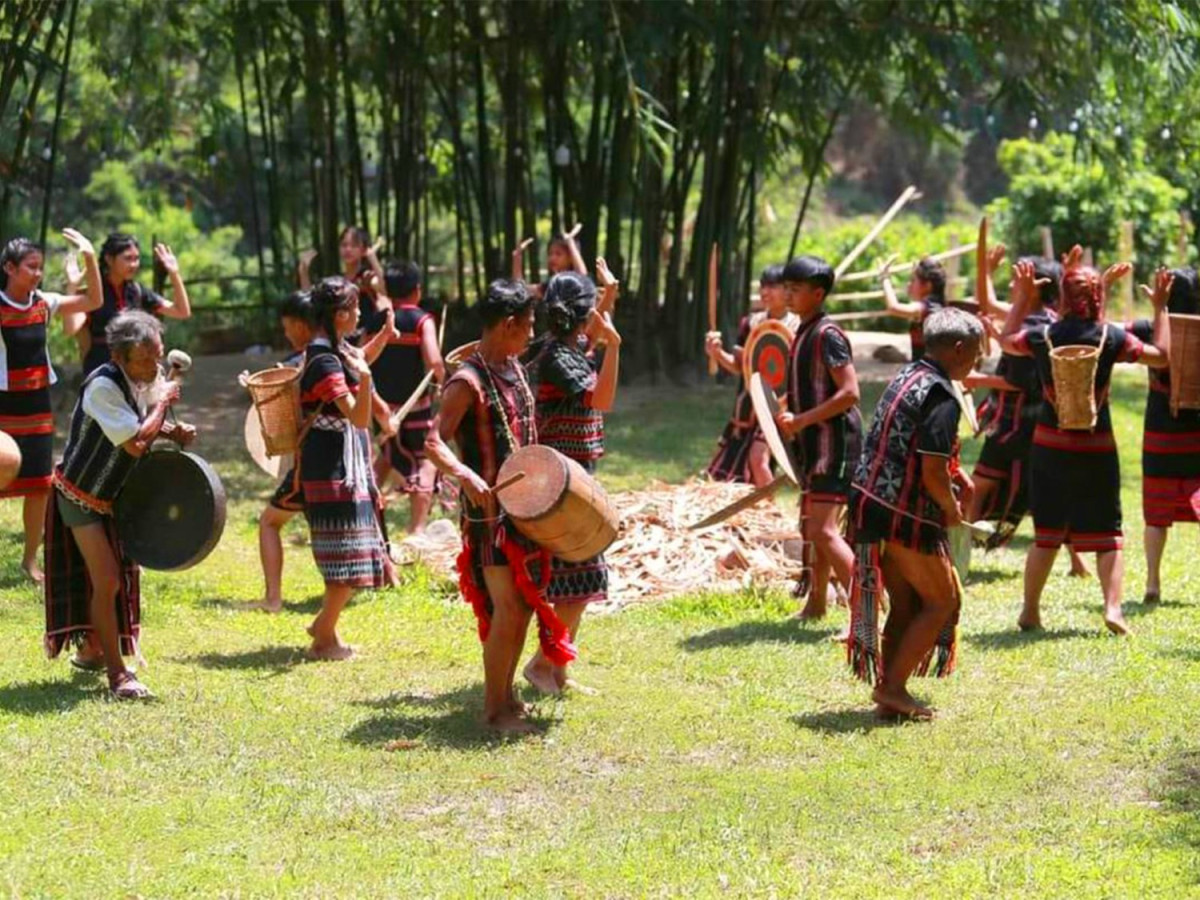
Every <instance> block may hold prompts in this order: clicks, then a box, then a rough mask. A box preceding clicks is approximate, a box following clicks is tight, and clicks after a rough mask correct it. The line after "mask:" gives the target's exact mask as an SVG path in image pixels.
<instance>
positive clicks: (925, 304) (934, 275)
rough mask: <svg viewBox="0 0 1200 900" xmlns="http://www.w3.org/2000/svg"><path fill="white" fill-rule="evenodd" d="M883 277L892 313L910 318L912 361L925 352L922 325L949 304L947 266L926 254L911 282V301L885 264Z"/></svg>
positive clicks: (922, 355)
mask: <svg viewBox="0 0 1200 900" xmlns="http://www.w3.org/2000/svg"><path fill="white" fill-rule="evenodd" d="M880 281H881V282H882V284H883V299H884V303H886V304H887V312H888V315H892V316H898V317H899V318H901V319H908V321H909V326H908V337H909V341H910V342H911V343H912V361H913V362H916V361H917V360H919V359H921V358H922V357H924V356H925V337H924V330H923V328H922V326H923V325H924V323H925V320H926V319H928V318H929V317H930V316H931V315H933V314H934V313H935V312H937V311H938V310H939V309H942V308H944V307H945V306H946V267H945V266H943V265H942V264H941V263H940V262H938V261H937V260H936V259H930V258H929V257H925V258H924V259H922V260H921V261H920V262H918V263H917V265H916V267H915V268H914V269H913V273H912V278H910V279H909V282H908V289H907V294H908V302H907V303H904V302H902V301H901V300H900V299H899V298H898V297H897V296H896V289H895V288H894V287H892V274H891V272H890V271H889V269H888V268H887V267H886V266H885V267H884V270H883V273H882V275H881V276H880Z"/></svg>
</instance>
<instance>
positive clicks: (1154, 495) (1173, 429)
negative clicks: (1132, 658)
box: [1129, 267, 1200, 603]
mask: <svg viewBox="0 0 1200 900" xmlns="http://www.w3.org/2000/svg"><path fill="white" fill-rule="evenodd" d="M1171 278H1172V281H1171V290H1170V293H1169V294H1168V296H1167V313H1168V314H1171V313H1174V314H1178V315H1185V316H1196V315H1200V277H1198V276H1197V274H1196V270H1195V269H1193V268H1190V267H1188V268H1185V269H1173V270H1171ZM1129 330H1130V331H1131V332H1132V333H1133V334H1134V336H1135V337H1137V338H1138V340H1140V341H1142V342H1143V343H1153V342H1154V323H1153V322H1152V321H1149V320H1147V319H1139V320H1138V321H1137V322H1134V323H1133V325H1132V326H1130V329H1129ZM1143 428H1144V433H1143V438H1142V518H1143V520H1144V521H1145V523H1146V531H1145V536H1144V540H1145V550H1146V594H1145V601H1146V602H1147V603H1157V602H1158V601H1159V600H1160V599H1161V596H1162V580H1161V569H1162V557H1163V551H1164V550H1165V549H1166V546H1167V535H1168V534H1169V533H1170V529H1171V526H1172V525H1173V524H1174V523H1176V522H1195V521H1196V520H1197V519H1198V518H1200V410H1195V409H1180V410H1179V411H1178V412H1177V413H1172V412H1171V372H1170V370H1169V369H1165V368H1164V369H1153V370H1151V372H1150V387H1149V391H1148V393H1147V395H1146V413H1145V424H1144V426H1143Z"/></svg>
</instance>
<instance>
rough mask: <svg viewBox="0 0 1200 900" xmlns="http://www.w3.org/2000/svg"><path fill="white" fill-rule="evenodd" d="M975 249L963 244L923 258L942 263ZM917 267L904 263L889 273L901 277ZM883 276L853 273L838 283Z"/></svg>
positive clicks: (973, 245)
mask: <svg viewBox="0 0 1200 900" xmlns="http://www.w3.org/2000/svg"><path fill="white" fill-rule="evenodd" d="M974 249H975V244H974V242H972V243H970V244H961V245H959V246H957V247H951V248H950V249H949V250H943V251H942V252H941V253H934V254H933V255H932V256H928V257H923V258H925V259H932V260H936V261H938V262H941V261H943V260H947V259H952V258H953V257H956V256H965V255H966V254H968V253H971V252H972V251H973V250H974ZM916 267H917V262H916V261H914V262H908V263H904V264H903V265H899V266H892V268H891V269H889V270H888V271H890V272H891V274H893V275H900V274H903V273H904V272H911V271H912V270H913V269H915V268H916ZM882 274H883V270H882V269H871V270H870V271H869V272H851V273H850V274H849V275H843V276H841V277H840V278H838V283H839V284H845V283H846V282H847V281H874V280H876V279H878V278H879V276H880V275H882Z"/></svg>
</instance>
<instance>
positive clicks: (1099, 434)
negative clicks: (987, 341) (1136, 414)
mask: <svg viewBox="0 0 1200 900" xmlns="http://www.w3.org/2000/svg"><path fill="white" fill-rule="evenodd" d="M1082 256H1083V251H1082V250H1081V249H1080V248H1079V247H1078V246H1076V247H1074V248H1073V249H1072V250H1071V253H1070V254H1069V255H1068V256H1067V258H1066V259H1065V260H1064V262H1063V275H1062V279H1061V281H1060V282H1059V298H1058V313H1059V316H1060V318H1059V320H1058V321H1057V322H1055V323H1053V324H1049V325H1043V326H1041V327H1039V328H1022V327H1021V326H1022V323H1023V322H1024V321H1025V318H1026V316H1027V312H1028V307H1029V304H1030V303H1031V302H1032V298H1034V297H1036V296H1037V280H1036V273H1035V270H1034V266H1033V263H1032V262H1029V261H1021V262H1018V263H1017V265H1016V267H1015V275H1014V287H1015V295H1016V297H1017V302H1016V303H1014V304H1013V307H1012V309H1011V310H1010V312H1009V315H1008V319H1007V320H1006V322H1005V326H1004V333H1003V334H1002V335H1001V340H1000V344H1001V349H1002V350H1003V351H1004V352H1005V353H1008V354H1011V355H1013V356H1032V357H1033V360H1034V363H1035V364H1036V365H1037V370H1038V376H1039V377H1040V379H1041V383H1042V395H1043V398H1044V402H1043V403H1042V406H1041V410H1040V412H1039V413H1038V422H1037V425H1036V427H1035V428H1034V432H1033V452H1032V454H1031V456H1030V475H1031V478H1032V480H1031V482H1030V498H1031V503H1030V506H1031V509H1032V511H1033V525H1034V546H1033V547H1031V548H1030V550H1029V555H1028V557H1026V560H1025V603H1024V607H1023V609H1022V610H1021V615H1020V617H1019V618H1018V619H1017V625H1018V627H1020V628H1021V629H1022V630H1023V631H1029V630H1033V629H1038V628H1041V626H1042V619H1041V597H1042V590H1043V588H1044V587H1045V586H1046V578H1047V577H1048V576H1049V574H1050V570H1051V568H1052V567H1053V565H1054V558H1055V557H1056V556H1057V555H1058V549H1059V547H1061V546H1062V545H1063V544H1065V543H1069V544H1071V545H1072V546H1073V547H1074V548H1075V549H1076V550H1078V551H1079V552H1081V553H1095V554H1096V568H1097V571H1098V573H1099V576H1100V587H1101V589H1102V591H1103V594H1104V624H1105V626H1106V627H1107V628H1108V630H1109V631H1111V632H1113V633H1114V634H1127V633H1128V631H1129V626H1128V624H1127V623H1126V622H1125V616H1124V613H1123V612H1122V611H1121V588H1122V578H1123V574H1124V557H1123V555H1122V543H1123V536H1122V523H1121V467H1120V461H1119V459H1118V457H1117V443H1116V440H1115V438H1114V437H1113V430H1112V417H1111V414H1110V412H1109V405H1108V392H1109V387H1110V384H1111V380H1112V373H1113V367H1114V366H1115V365H1116V364H1117V363H1119V362H1140V363H1142V364H1143V365H1146V366H1150V367H1151V368H1163V367H1165V366H1166V365H1167V350H1168V345H1169V342H1170V326H1169V323H1168V320H1167V312H1166V305H1167V295H1168V292H1169V291H1170V287H1171V277H1170V273H1168V272H1166V271H1160V272H1159V273H1158V275H1157V277H1156V279H1155V287H1154V291H1153V292H1152V296H1151V303H1152V304H1153V306H1154V324H1153V328H1152V337H1153V338H1154V343H1153V344H1147V343H1143V341H1141V340H1140V339H1139V338H1138V337H1136V336H1135V335H1133V334H1131V333H1130V332H1128V331H1126V330H1125V329H1123V328H1120V327H1118V326H1116V325H1111V324H1109V323H1107V322H1105V320H1104V301H1105V291H1106V288H1107V286H1108V284H1109V283H1110V282H1111V281H1113V280H1115V278H1116V277H1119V274H1118V273H1124V272H1127V271H1128V267H1127V266H1126V264H1119V265H1118V266H1114V267H1111V268H1110V269H1109V270H1108V272H1106V273H1105V274H1104V275H1101V274H1100V273H1099V272H1098V271H1096V270H1095V269H1093V268H1092V267H1091V266H1085V265H1082V264H1081V262H1080V260H1081V259H1082ZM1147 290H1148V289H1147ZM1069 345H1070V346H1080V345H1082V346H1090V347H1097V348H1099V356H1098V359H1097V363H1096V371H1095V382H1094V385H1095V386H1094V401H1095V409H1096V418H1095V422H1094V424H1093V426H1092V427H1091V428H1090V429H1080V428H1078V427H1065V428H1064V427H1062V425H1061V423H1060V421H1059V412H1058V402H1059V398H1058V397H1057V396H1056V389H1055V380H1054V367H1053V364H1052V361H1051V350H1053V348H1055V347H1066V346H1069Z"/></svg>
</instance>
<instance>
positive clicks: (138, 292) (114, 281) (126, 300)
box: [80, 233, 192, 378]
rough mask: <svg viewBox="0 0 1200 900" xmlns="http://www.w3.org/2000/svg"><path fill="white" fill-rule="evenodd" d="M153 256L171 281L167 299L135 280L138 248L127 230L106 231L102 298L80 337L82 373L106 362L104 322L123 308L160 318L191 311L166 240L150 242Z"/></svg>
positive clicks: (139, 258)
mask: <svg viewBox="0 0 1200 900" xmlns="http://www.w3.org/2000/svg"><path fill="white" fill-rule="evenodd" d="M154 259H155V260H156V261H157V262H158V264H159V265H160V266H162V267H163V269H165V270H166V273H167V277H168V278H169V279H170V281H171V299H170V300H168V299H166V298H165V297H163V296H162V295H161V294H157V293H155V292H154V291H152V290H150V289H149V288H147V287H145V286H144V285H142V283H141V282H139V281H137V280H136V278H137V274H138V271H139V270H140V269H141V266H142V250H141V246H140V245H139V244H138V241H137V238H135V237H134V236H133V235H131V234H120V233H114V234H110V235H109V236H108V237H107V238H106V239H105V241H104V244H103V246H102V247H101V248H100V274H101V276H102V280H103V284H104V302H103V303H102V304H101V306H100V308H99V309H96V310H93V311H91V312H89V313H88V314H87V321H86V337H81V342H80V349H81V351H82V352H83V376H84V377H85V378H86V377H87V376H88V375H90V374H91V373H92V371H93V370H95V369H96V368H97V367H99V366H101V365H103V364H104V363H106V362H108V359H109V352H108V343H107V338H106V333H107V331H106V329H107V328H108V323H109V322H111V321H112V319H113V317H114V316H116V315H117V314H118V313H121V312H124V311H125V310H127V309H141V310H145V311H146V312H148V313H150V314H151V315H154V316H157V317H158V318H160V319H189V318H191V315H192V304H191V300H189V299H188V292H187V285H185V284H184V283H183V276H182V275H181V274H180V273H179V260H177V259H176V258H175V254H174V253H173V252H172V251H171V248H170V247H168V246H167V245H166V244H161V243H160V244H155V245H154Z"/></svg>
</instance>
